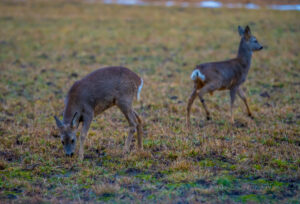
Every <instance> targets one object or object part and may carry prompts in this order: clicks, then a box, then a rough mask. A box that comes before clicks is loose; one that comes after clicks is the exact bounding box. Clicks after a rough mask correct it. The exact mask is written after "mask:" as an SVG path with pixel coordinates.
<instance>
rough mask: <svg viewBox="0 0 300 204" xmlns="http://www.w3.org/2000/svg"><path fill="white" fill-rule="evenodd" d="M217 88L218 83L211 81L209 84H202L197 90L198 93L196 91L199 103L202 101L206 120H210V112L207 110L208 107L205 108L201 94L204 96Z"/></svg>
mask: <svg viewBox="0 0 300 204" xmlns="http://www.w3.org/2000/svg"><path fill="white" fill-rule="evenodd" d="M218 88H219V85H218V83H214V82H211V83H209V84H206V85H204V86H203V87H202V88H201V89H200V91H199V93H198V97H199V99H200V101H201V103H202V106H203V108H204V110H205V113H206V119H207V120H210V113H209V111H208V108H207V106H206V103H205V100H204V98H203V96H204V94H206V93H210V94H212V93H213V91H215V90H217V89H218Z"/></svg>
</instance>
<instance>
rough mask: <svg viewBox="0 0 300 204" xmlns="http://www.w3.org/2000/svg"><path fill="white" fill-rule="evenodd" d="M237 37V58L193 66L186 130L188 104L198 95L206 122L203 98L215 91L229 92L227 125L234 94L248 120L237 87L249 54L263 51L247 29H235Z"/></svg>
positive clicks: (249, 56) (243, 78)
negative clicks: (239, 37)
mask: <svg viewBox="0 0 300 204" xmlns="http://www.w3.org/2000/svg"><path fill="white" fill-rule="evenodd" d="M238 31H239V34H240V36H241V41H240V46H239V50H238V54H237V57H236V58H234V59H231V60H227V61H221V62H211V63H205V64H200V65H197V66H196V68H195V69H194V71H193V72H192V74H191V79H192V80H193V81H194V89H193V92H192V94H191V96H190V98H189V100H188V105H187V118H186V121H187V127H188V128H190V111H191V107H192V104H193V102H194V100H195V98H196V96H197V95H198V97H199V99H200V101H201V103H202V105H203V107H204V109H205V112H206V119H207V120H209V119H210V114H209V111H208V109H207V106H206V104H205V101H204V99H203V96H204V94H206V93H211V94H212V93H213V92H214V91H216V90H227V89H228V90H230V112H231V122H232V123H234V118H233V113H232V109H233V104H234V100H235V96H236V93H237V94H238V96H239V97H240V98H241V99H242V100H243V102H244V103H245V105H246V108H247V112H248V116H250V117H252V113H251V111H250V109H249V106H248V103H247V99H246V96H245V94H244V92H243V90H242V89H241V88H240V85H241V84H243V83H244V82H245V80H246V77H247V74H248V71H249V68H250V65H251V57H252V52H253V51H258V50H261V49H263V46H261V45H260V44H259V43H258V41H257V40H256V38H255V37H254V36H253V35H252V34H251V31H250V28H249V26H246V28H245V29H243V28H242V27H241V26H239V27H238Z"/></svg>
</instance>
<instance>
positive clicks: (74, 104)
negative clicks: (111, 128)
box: [54, 67, 143, 160]
mask: <svg viewBox="0 0 300 204" xmlns="http://www.w3.org/2000/svg"><path fill="white" fill-rule="evenodd" d="M142 87H143V79H142V78H140V77H139V76H138V75H137V74H136V73H134V72H132V71H131V70H129V69H127V68H125V67H105V68H101V69H98V70H96V71H94V72H92V73H90V74H88V75H87V76H85V77H84V78H82V79H81V80H79V81H76V82H75V83H74V84H73V86H72V87H71V88H70V90H69V92H68V94H67V97H66V100H65V109H64V113H63V121H60V120H59V119H58V118H57V117H56V116H54V118H55V121H56V125H57V127H58V128H59V131H60V136H61V142H62V144H63V147H64V150H65V153H66V155H67V156H72V155H73V154H74V151H75V147H76V129H77V128H78V126H79V123H80V122H82V129H81V133H80V138H79V139H80V149H79V159H80V160H82V159H83V153H84V141H85V138H86V135H87V132H88V130H89V127H90V124H91V122H92V119H93V117H94V116H96V115H98V114H100V113H101V112H103V111H105V110H106V109H108V108H110V107H112V106H114V105H117V106H118V107H119V109H120V110H121V111H122V113H123V114H124V115H125V117H126V119H127V120H128V123H129V126H130V130H129V133H128V137H127V139H126V142H125V147H124V151H125V152H128V151H129V147H130V143H131V140H132V137H133V134H134V133H135V132H136V131H137V135H138V137H137V139H138V140H137V141H138V148H139V149H142V148H143V147H142V137H143V131H142V121H141V119H140V117H139V116H138V114H137V113H136V112H135V111H134V110H133V108H132V102H133V99H134V97H135V96H137V99H138V100H139V95H140V92H141V89H142Z"/></svg>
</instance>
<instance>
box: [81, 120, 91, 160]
mask: <svg viewBox="0 0 300 204" xmlns="http://www.w3.org/2000/svg"><path fill="white" fill-rule="evenodd" d="M92 118H93V116H83V125H82V129H81V132H80V137H79V141H80V146H79V160H80V161H82V160H83V158H84V142H85V138H86V136H87V133H88V130H89V128H90V124H91V122H92Z"/></svg>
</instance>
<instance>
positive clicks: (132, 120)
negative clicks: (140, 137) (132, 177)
mask: <svg viewBox="0 0 300 204" xmlns="http://www.w3.org/2000/svg"><path fill="white" fill-rule="evenodd" d="M117 106H118V107H119V108H120V110H121V111H122V113H123V114H124V116H125V117H126V119H127V121H128V123H129V132H128V136H127V139H126V141H125V146H124V152H125V153H127V152H129V148H130V144H131V142H132V137H133V135H134V133H135V132H136V131H137V125H138V123H137V119H136V116H135V114H134V111H133V110H132V107H131V103H129V102H128V101H119V102H118V103H117Z"/></svg>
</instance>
